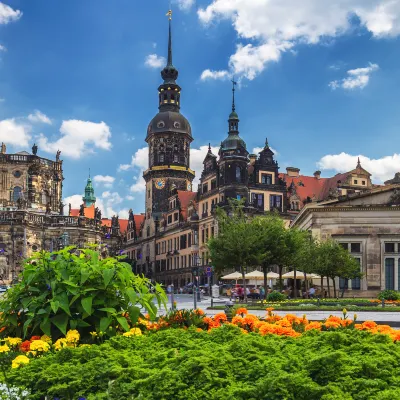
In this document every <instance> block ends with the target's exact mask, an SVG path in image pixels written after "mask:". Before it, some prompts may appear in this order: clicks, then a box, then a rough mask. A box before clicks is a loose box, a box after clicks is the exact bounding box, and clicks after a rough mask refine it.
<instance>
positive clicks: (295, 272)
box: [293, 267, 297, 299]
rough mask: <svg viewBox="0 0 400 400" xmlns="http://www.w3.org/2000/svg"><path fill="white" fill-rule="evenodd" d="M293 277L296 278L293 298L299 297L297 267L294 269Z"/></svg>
mask: <svg viewBox="0 0 400 400" xmlns="http://www.w3.org/2000/svg"><path fill="white" fill-rule="evenodd" d="M293 278H294V283H293V298H294V299H297V279H296V278H297V271H296V267H294V269H293Z"/></svg>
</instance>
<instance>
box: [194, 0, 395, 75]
mask: <svg viewBox="0 0 400 400" xmlns="http://www.w3.org/2000/svg"><path fill="white" fill-rule="evenodd" d="M208 3H209V5H208V6H207V7H205V8H200V9H199V10H198V17H199V19H200V21H201V22H203V23H204V24H205V25H206V26H207V25H209V24H211V23H213V22H218V21H219V20H222V19H228V20H231V21H232V24H233V27H234V29H235V30H236V33H237V36H238V38H239V39H240V42H241V43H240V44H239V45H238V47H237V49H236V52H235V54H233V55H232V56H231V58H230V61H229V67H230V70H231V71H230V72H231V73H232V74H234V75H236V76H239V78H240V77H246V78H248V79H254V78H255V77H256V76H257V75H258V74H259V73H261V72H262V71H263V70H264V69H265V68H266V66H267V65H268V63H270V62H276V61H279V59H280V58H281V56H282V54H283V53H285V52H286V51H288V50H295V49H293V47H295V46H297V45H299V44H304V43H305V44H309V45H316V44H323V43H324V42H326V40H332V39H334V38H335V37H338V36H340V35H344V34H346V33H348V32H349V31H350V29H351V28H352V26H353V25H354V24H355V23H356V22H355V21H359V24H360V25H361V26H362V27H364V28H365V29H366V30H367V31H369V32H370V33H371V34H372V35H373V36H374V37H376V38H382V37H390V36H392V37H395V36H398V35H399V34H400V1H399V0H331V1H322V0H303V1H302V2H301V5H299V0H252V1H249V0H209V1H208ZM354 17H356V18H354ZM357 17H358V18H357ZM249 41H251V44H249Z"/></svg>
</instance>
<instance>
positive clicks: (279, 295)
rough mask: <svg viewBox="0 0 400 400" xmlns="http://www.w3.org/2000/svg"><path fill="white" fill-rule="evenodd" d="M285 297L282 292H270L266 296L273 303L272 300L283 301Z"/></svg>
mask: <svg viewBox="0 0 400 400" xmlns="http://www.w3.org/2000/svg"><path fill="white" fill-rule="evenodd" d="M286 298H287V297H286V296H285V295H284V294H283V293H279V292H271V293H269V294H268V296H267V301H269V302H271V303H273V302H279V301H285V300H286Z"/></svg>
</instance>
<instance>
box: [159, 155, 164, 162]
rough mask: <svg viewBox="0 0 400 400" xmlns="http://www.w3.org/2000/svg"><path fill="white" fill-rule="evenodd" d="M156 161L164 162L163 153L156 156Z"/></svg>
mask: <svg viewBox="0 0 400 400" xmlns="http://www.w3.org/2000/svg"><path fill="white" fill-rule="evenodd" d="M158 161H159V162H160V163H163V162H164V154H159V156H158Z"/></svg>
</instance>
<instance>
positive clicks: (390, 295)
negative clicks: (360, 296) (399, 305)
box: [378, 289, 400, 300]
mask: <svg viewBox="0 0 400 400" xmlns="http://www.w3.org/2000/svg"><path fill="white" fill-rule="evenodd" d="M378 299H379V300H400V293H399V292H396V291H395V290H389V289H387V290H383V291H382V292H380V293H379V294H378Z"/></svg>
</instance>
